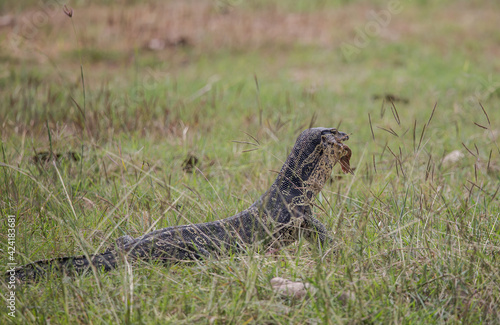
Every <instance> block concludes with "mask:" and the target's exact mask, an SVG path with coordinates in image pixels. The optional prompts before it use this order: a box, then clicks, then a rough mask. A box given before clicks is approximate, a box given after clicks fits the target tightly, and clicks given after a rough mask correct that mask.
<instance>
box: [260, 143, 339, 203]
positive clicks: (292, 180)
mask: <svg viewBox="0 0 500 325" xmlns="http://www.w3.org/2000/svg"><path fill="white" fill-rule="evenodd" d="M333 165H334V161H333V160H332V157H331V155H328V154H325V153H324V146H323V145H322V143H321V141H313V140H311V139H310V138H305V139H304V137H303V136H301V137H299V139H297V142H296V143H295V146H294V147H293V149H292V151H291V153H290V155H289V156H288V158H287V160H286V161H285V163H284V164H283V167H282V168H281V170H280V172H279V174H278V176H277V177H276V180H275V181H274V183H273V185H272V186H271V188H270V190H269V191H268V192H266V194H264V201H267V202H269V203H271V204H273V205H276V204H277V205H280V206H283V205H286V206H287V207H288V208H290V207H291V205H290V204H292V203H293V204H292V206H295V205H310V201H311V200H312V199H313V198H314V197H315V196H316V195H317V194H318V193H319V192H320V191H321V189H322V188H323V186H324V184H325V182H326V180H327V179H328V178H329V177H330V174H331V172H332V169H333ZM299 202H300V203H299ZM265 205H266V207H269V205H268V204H265ZM275 207H276V206H275Z"/></svg>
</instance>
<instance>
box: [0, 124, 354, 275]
mask: <svg viewBox="0 0 500 325" xmlns="http://www.w3.org/2000/svg"><path fill="white" fill-rule="evenodd" d="M348 139H349V137H348V136H347V134H345V133H343V132H339V131H337V130H336V129H333V128H313V129H308V130H305V131H304V132H302V133H301V134H300V136H299V137H298V139H297V141H296V143H295V145H294V147H293V149H292V151H291V153H290V155H289V156H288V158H287V160H286V162H285V164H284V165H283V167H282V168H281V170H280V172H279V173H278V176H277V178H276V180H275V181H274V183H273V184H272V186H271V187H270V189H269V190H268V191H267V192H265V193H264V194H263V195H262V196H261V197H260V198H259V199H258V200H257V201H256V202H255V203H253V204H252V205H251V206H250V207H249V208H248V209H246V210H243V211H241V212H239V213H237V214H236V215H234V216H232V217H229V218H226V219H222V220H217V221H212V222H207V223H201V224H192V225H183V226H175V227H167V228H163V229H159V230H156V231H153V232H150V233H148V234H145V235H143V236H141V237H138V238H132V237H130V236H123V237H120V238H119V239H118V240H117V244H116V245H115V247H114V248H111V249H107V250H106V251H105V252H103V253H101V254H96V255H90V256H85V255H82V256H74V257H60V258H54V259H49V260H43V261H37V262H33V263H30V264H27V265H24V266H21V267H18V268H16V270H15V278H17V279H19V280H33V279H38V278H40V276H42V275H43V274H45V273H46V271H47V270H49V269H51V268H55V269H64V270H70V269H71V270H74V271H76V272H77V273H83V272H85V271H86V270H88V269H89V267H91V266H93V267H97V268H100V269H103V270H105V271H109V270H111V269H113V268H115V267H116V266H117V265H118V263H119V259H120V256H122V255H121V254H123V255H125V256H126V257H127V258H128V259H130V260H136V259H146V260H151V261H160V262H164V263H169V262H174V263H175V262H176V261H182V260H193V259H203V258H208V257H217V256H219V255H224V254H227V253H228V252H229V251H235V252H236V251H239V250H243V249H244V248H245V247H248V246H250V245H255V244H258V245H261V246H263V247H266V248H270V247H274V248H278V247H283V246H286V245H288V244H290V243H292V242H293V241H295V240H297V239H298V238H299V237H301V236H303V237H304V238H305V239H307V240H308V241H310V242H313V243H315V244H318V243H319V244H320V245H325V244H328V243H329V242H331V238H330V237H329V235H328V231H327V230H326V227H325V226H324V225H323V224H322V223H321V222H319V221H318V220H317V219H315V218H314V217H313V215H312V201H313V199H314V198H315V197H316V195H317V194H318V193H319V191H320V190H321V189H322V188H323V186H324V184H325V182H326V180H327V179H328V178H329V177H330V174H331V172H332V169H333V166H334V165H335V164H336V163H338V162H340V165H341V167H342V170H343V171H344V172H345V173H347V172H351V169H350V167H349V159H350V157H351V150H350V149H349V147H348V146H347V145H345V144H343V143H342V141H345V140H348ZM9 276H10V275H9V273H7V277H8V278H9Z"/></svg>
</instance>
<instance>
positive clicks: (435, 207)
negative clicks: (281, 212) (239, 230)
mask: <svg viewBox="0 0 500 325" xmlns="http://www.w3.org/2000/svg"><path fill="white" fill-rule="evenodd" d="M98 3H99V2H90V1H81V2H76V3H74V4H73V3H70V4H71V6H73V7H72V8H73V9H74V13H73V17H71V18H70V17H68V16H67V15H65V14H64V12H63V9H62V7H61V5H59V4H57V3H56V2H50V1H46V2H42V1H34V0H22V1H17V2H16V3H14V2H10V3H7V2H1V3H0V42H1V43H0V44H1V46H0V96H1V101H0V124H1V128H0V132H1V148H0V193H1V197H0V211H1V216H2V222H0V244H1V246H0V249H1V250H2V254H0V263H1V264H2V265H4V266H5V269H6V266H7V263H8V262H9V259H8V257H9V255H8V248H7V247H8V246H7V245H8V235H7V234H8V229H9V225H8V222H7V217H8V216H9V215H14V216H15V217H16V231H17V232H16V238H15V247H16V254H15V262H17V263H18V264H24V263H28V262H30V261H34V260H39V259H45V258H51V257H56V256H68V255H76V254H78V255H79V254H82V252H84V251H86V252H88V253H90V254H91V253H94V252H98V251H102V250H103V248H104V247H105V246H106V245H108V244H109V243H111V242H113V240H114V239H116V238H117V237H120V236H122V235H124V234H130V235H132V236H140V235H142V234H144V233H145V232H148V231H151V230H152V229H159V228H163V227H168V226H173V225H179V224H189V223H198V222H206V221H211V220H216V219H220V218H225V217H227V216H230V215H233V214H235V213H236V212H237V211H240V210H242V209H245V208H246V207H248V206H249V205H250V204H251V203H252V202H253V201H254V200H255V199H256V198H258V197H259V196H260V195H261V194H262V193H263V192H264V191H265V190H266V189H267V188H268V187H269V186H270V184H271V183H272V181H273V180H274V176H275V172H274V171H276V170H279V168H280V167H281V165H282V163H283V162H284V160H285V158H286V156H287V154H288V153H289V151H290V149H291V147H292V145H293V144H294V142H295V139H296V137H297V136H298V134H299V133H300V132H301V130H304V129H306V128H308V127H310V126H325V127H338V128H339V129H340V130H342V131H344V132H347V133H349V134H350V137H351V139H350V140H349V143H348V144H349V146H350V147H351V149H352V151H353V158H352V160H351V163H352V166H353V167H355V168H356V169H355V174H354V175H343V174H342V173H341V171H340V169H339V168H337V169H336V170H335V172H334V174H332V178H331V182H329V183H328V184H327V185H326V186H325V188H324V189H323V191H322V193H321V194H320V196H319V197H318V199H317V201H316V205H317V206H316V208H315V211H314V214H315V216H316V217H317V218H318V219H319V220H321V221H322V222H323V223H325V224H326V225H327V227H328V228H329V229H331V230H332V233H333V235H334V238H335V241H336V244H335V248H336V249H337V251H338V252H337V254H336V255H334V254H326V255H321V254H318V253H317V252H316V251H315V250H314V249H312V247H311V246H310V245H308V244H307V243H297V244H296V245H293V246H290V247H288V248H287V249H284V250H282V251H280V252H277V253H275V254H274V255H266V254H258V253H252V254H249V255H241V256H229V257H227V258H225V259H221V260H217V261H215V260H207V261H203V262H197V263H193V264H180V265H174V266H171V267H168V268H165V267H163V266H160V265H155V264H148V263H145V262H144V263H141V264H139V265H134V266H133V267H132V268H131V267H129V266H127V265H123V266H121V267H120V268H118V269H116V270H114V271H112V272H110V273H107V274H97V275H88V276H81V277H77V278H74V279H70V278H66V277H65V278H61V277H58V276H56V275H53V276H51V277H49V278H48V279H47V280H46V281H42V282H40V283H33V284H27V285H22V286H19V285H18V286H16V289H15V296H16V314H15V315H16V317H15V318H13V317H11V316H9V315H8V312H9V310H8V309H7V308H6V306H7V303H8V302H7V300H6V299H7V297H8V296H7V293H8V292H9V290H8V289H7V283H5V281H4V279H3V278H2V279H1V280H0V287H1V288H2V289H1V290H2V293H5V294H2V297H3V298H4V299H3V300H2V306H1V307H0V312H1V314H0V323H2V324H3V323H7V322H11V323H19V324H26V323H30V324H31V323H34V324H45V323H47V324H49V323H50V324H75V323H82V324H89V323H90V324H101V323H110V324H115V323H126V324H129V323H130V324H132V323H133V324H139V323H144V324H155V323H162V324H164V323H172V324H192V323H200V324H206V323H210V324H328V323H335V324H338V323H382V324H387V323H395V324H400V323H426V324H427V323H445V322H449V323H464V324H478V323H485V324H487V323H498V322H500V311H499V309H498V305H499V304H500V288H499V285H500V273H499V269H500V268H499V265H500V222H499V216H500V204H499V203H500V199H499V196H500V194H499V189H500V149H499V142H500V141H499V139H498V137H499V136H500V107H499V102H500V77H499V76H500V30H499V29H498V16H499V15H500V5H499V4H498V2H497V1H493V0H491V1H488V0H483V1H480V0H475V1H465V0H463V1H451V0H449V1H444V0H443V1H432V2H431V1H425V0H420V1H348V0H336V1H325V0H316V1H295V2H292V1H285V0H277V1H272V2H268V1H260V0H259V1H250V2H246V1H240V0H228V1H222V0H221V1H205V0H203V1H200V0H197V1H194V0H193V1H190V0H189V1H158V2H149V3H147V4H143V3H141V2H139V1H119V2H114V1H109V2H107V1H106V2H102V3H101V4H98ZM82 80H84V82H82ZM235 141H239V142H251V143H252V144H243V143H239V142H235ZM450 154H451V155H450ZM57 155H58V157H59V158H58V159H57V162H53V159H51V156H52V157H53V156H57ZM193 157H195V158H193ZM188 161H191V162H193V161H195V162H196V164H194V165H195V166H191V165H192V164H191V163H189V162H188ZM277 276H279V277H283V278H287V279H290V280H294V281H304V282H308V283H310V284H312V285H313V286H314V287H315V288H316V290H315V292H314V293H312V294H311V295H309V296H307V297H306V298H303V299H292V298H286V297H282V296H280V295H279V294H278V293H275V292H274V291H273V290H272V287H271V285H270V280H271V278H273V277H277Z"/></svg>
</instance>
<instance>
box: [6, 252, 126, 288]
mask: <svg viewBox="0 0 500 325" xmlns="http://www.w3.org/2000/svg"><path fill="white" fill-rule="evenodd" d="M116 264H117V262H116V259H115V256H114V254H113V253H112V252H106V253H103V254H97V255H90V261H89V259H88V258H87V257H86V256H84V255H80V256H69V257H57V258H52V259H48V260H42V261H36V262H33V263H29V264H26V265H23V266H20V267H16V268H10V269H8V270H7V272H6V273H5V276H6V279H7V282H10V281H16V280H20V281H36V280H40V279H41V278H42V277H44V276H45V275H46V274H47V273H48V272H50V271H59V272H61V271H62V272H64V273H68V274H82V273H85V272H87V271H88V270H89V269H90V267H91V266H94V267H96V268H97V269H104V271H109V270H112V269H114V268H115V267H116Z"/></svg>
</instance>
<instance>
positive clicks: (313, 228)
mask: <svg viewBox="0 0 500 325" xmlns="http://www.w3.org/2000/svg"><path fill="white" fill-rule="evenodd" d="M299 234H300V235H301V236H303V237H304V238H305V239H306V240H307V241H308V242H310V243H311V244H313V245H319V246H320V247H327V246H330V245H332V244H333V238H332V236H331V235H330V232H329V231H328V230H327V229H326V227H325V225H324V224H322V223H321V222H320V221H319V220H318V219H316V218H314V217H313V216H312V215H305V216H304V221H303V222H302V224H301V227H300V232H299Z"/></svg>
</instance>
